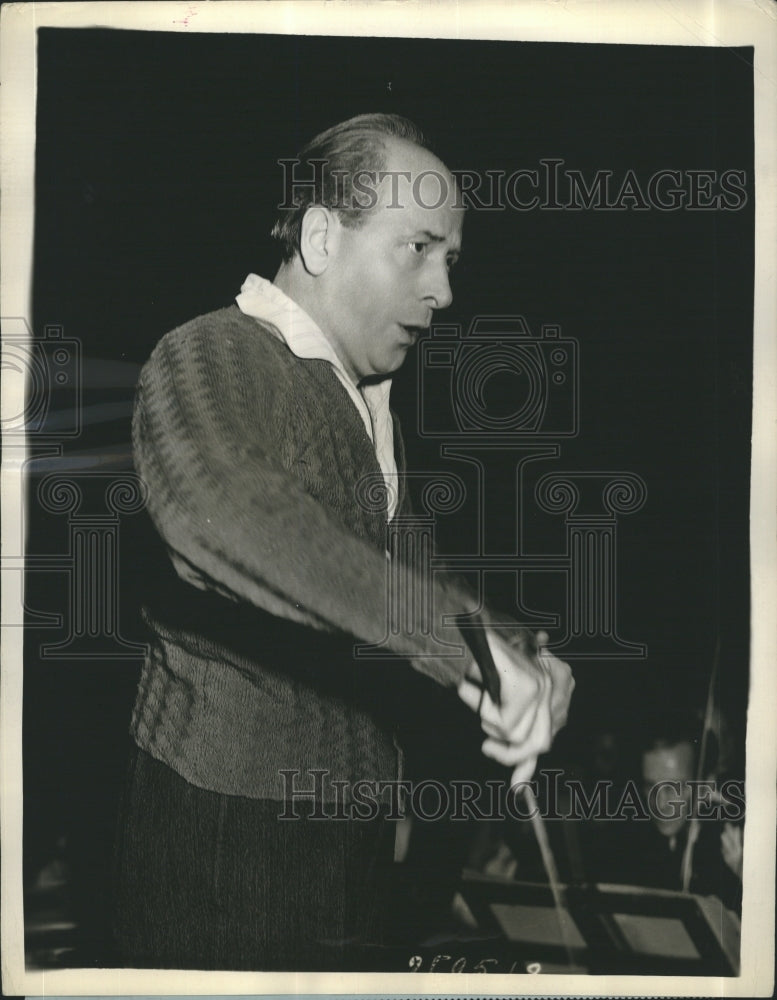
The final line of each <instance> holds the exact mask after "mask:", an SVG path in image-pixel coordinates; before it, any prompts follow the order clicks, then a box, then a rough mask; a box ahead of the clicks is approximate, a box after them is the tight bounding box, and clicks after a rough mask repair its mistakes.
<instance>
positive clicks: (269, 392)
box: [131, 306, 475, 799]
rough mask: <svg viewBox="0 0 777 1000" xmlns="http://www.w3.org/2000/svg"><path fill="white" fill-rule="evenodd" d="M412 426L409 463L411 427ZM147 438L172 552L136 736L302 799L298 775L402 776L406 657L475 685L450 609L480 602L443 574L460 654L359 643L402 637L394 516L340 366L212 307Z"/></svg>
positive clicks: (441, 605) (216, 777)
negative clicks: (393, 577) (389, 518)
mask: <svg viewBox="0 0 777 1000" xmlns="http://www.w3.org/2000/svg"><path fill="white" fill-rule="evenodd" d="M395 437H396V442H397V462H398V466H399V468H400V469H403V468H404V454H403V449H402V444H401V436H400V434H399V428H398V426H395ZM133 447H134V454H135V463H136V467H137V470H138V472H139V474H140V475H141V476H142V478H143V479H144V481H145V483H146V486H147V488H148V512H149V514H150V516H151V520H152V522H153V524H154V527H155V529H156V532H157V533H158V536H159V538H160V540H161V542H162V543H163V544H162V545H160V560H159V562H158V563H155V564H152V565H149V566H148V577H149V586H150V588H151V590H152V591H153V593H151V595H150V597H149V600H148V603H147V607H146V610H145V612H144V614H145V618H146V621H147V624H148V625H149V627H150V629H151V635H152V641H151V643H150V650H149V654H148V656H147V657H146V662H145V664H144V667H143V671H142V675H141V680H140V685H139V690H138V696H137V701H136V704H135V710H134V713H133V719H132V725H131V732H132V734H133V736H134V738H135V740H136V742H137V743H138V745H139V746H141V747H142V748H143V749H145V750H147V751H148V752H149V753H151V754H152V755H153V756H154V757H156V758H157V759H159V760H162V761H164V762H165V763H167V764H168V765H169V766H170V767H172V768H173V769H174V770H175V771H177V772H178V773H179V774H180V775H182V776H183V777H184V778H185V779H186V780H188V781H189V782H191V783H192V784H195V785H198V786H199V787H202V788H206V789H210V790H212V791H218V792H224V793H227V794H235V795H244V796H250V797H255V798H271V799H281V798H283V797H284V795H285V794H288V792H289V789H290V787H291V786H290V785H289V782H288V779H286V780H283V779H282V778H281V775H280V772H281V771H282V770H299V771H300V772H301V775H300V777H299V778H298V779H297V781H296V787H297V788H301V787H302V788H305V789H308V788H311V787H312V784H313V781H312V779H311V778H310V777H309V774H308V772H310V771H311V770H313V769H325V770H327V771H328V772H329V775H330V776H331V777H332V778H336V779H339V780H345V781H350V782H353V781H357V780H360V779H367V780H381V779H392V778H396V777H397V770H398V761H397V754H398V748H397V746H396V744H395V742H394V739H393V723H394V718H393V712H394V710H395V708H396V706H397V704H398V702H401V696H402V688H401V678H402V676H403V672H406V671H407V670H408V669H409V668H408V665H407V664H408V661H409V663H410V664H411V665H412V666H413V667H414V668H415V669H417V670H419V671H422V672H423V673H425V674H427V675H428V676H430V677H432V678H433V679H434V680H435V681H437V682H438V683H440V684H442V685H445V686H454V685H456V684H458V682H459V681H460V679H461V678H462V676H463V674H464V672H465V670H466V669H467V667H468V666H469V665H470V663H471V655H470V654H469V652H468V651H467V647H466V645H465V644H464V639H463V637H462V634H461V632H460V631H459V630H458V628H457V627H456V626H455V625H450V624H447V623H444V619H446V618H447V619H448V621H450V618H451V616H455V615H459V614H462V613H465V612H468V611H471V610H473V609H474V608H475V602H474V600H473V598H472V596H471V595H469V594H468V593H467V592H466V590H465V589H464V588H459V587H457V586H456V584H455V583H454V582H452V581H451V580H446V579H443V580H439V579H437V577H435V584H434V597H433V613H434V619H433V622H434V633H435V634H436V636H437V637H439V638H440V639H443V640H444V641H445V642H450V643H454V644H457V645H458V646H459V647H460V648H461V649H462V653H461V655H460V656H453V657H451V656H440V655H439V652H438V651H439V644H437V643H433V641H432V640H431V639H430V637H429V635H428V633H424V632H422V631H420V630H415V631H414V632H412V633H410V632H403V631H399V633H398V634H393V635H391V637H390V643H389V644H390V648H391V652H392V653H393V654H395V656H396V659H391V658H389V659H377V660H375V659H364V658H361V657H354V652H353V649H354V643H355V642H363V643H374V642H381V641H383V640H384V637H385V635H386V633H387V631H388V629H387V612H386V608H387V582H388V574H387V559H386V552H385V547H386V510H385V507H384V509H383V510H382V511H381V510H380V509H377V510H376V509H374V508H373V509H366V508H365V505H364V504H363V503H360V502H359V500H358V498H357V495H356V491H355V487H356V484H357V483H358V482H359V481H360V480H361V479H362V478H363V477H364V476H365V475H368V474H374V475H375V476H376V477H379V476H380V469H379V466H378V463H377V459H376V456H375V451H374V448H373V446H372V443H371V441H370V439H369V437H368V435H367V433H366V430H365V427H364V423H363V421H362V419H361V417H360V416H359V414H358V412H357V410H356V408H355V406H354V405H353V403H352V402H351V400H350V399H349V398H348V395H347V392H346V391H345V389H344V387H343V385H342V384H341V383H340V382H339V380H338V378H337V376H336V375H335V374H334V371H333V369H332V367H331V366H330V365H329V364H328V363H327V362H325V361H320V360H316V359H310V360H301V359H299V358H297V357H296V356H295V355H294V354H293V353H292V352H291V351H290V350H289V349H288V348H287V347H286V345H285V344H283V343H282V342H281V341H280V340H279V339H278V338H277V337H276V336H275V334H274V332H273V330H272V329H271V328H268V327H267V326H266V325H265V324H263V323H261V322H259V321H258V320H256V319H253V318H250V317H247V316H245V315H244V314H243V313H241V312H240V310H239V309H238V308H237V307H235V306H232V307H229V308H227V309H223V310H220V311H218V312H215V313H211V314H209V315H206V316H201V317H199V318H197V319H195V320H193V321H192V322H190V323H187V324H186V325H185V326H182V327H180V328H178V329H177V330H174V331H173V332H172V333H169V334H167V336H165V337H164V338H163V339H162V340H161V341H160V343H159V344H158V345H157V347H156V349H155V350H154V352H153V354H152V356H151V358H150V360H149V361H148V363H147V364H146V366H145V367H144V369H143V371H142V374H141V378H140V383H139V387H138V393H137V399H136V407H135V415H134V420H133ZM401 478H402V477H400V495H399V505H398V512H399V513H400V514H402V513H403V512H404V513H406V512H407V511H408V501H407V497H406V494H405V490H404V488H403V487H402V484H401ZM171 567H174V568H175V572H173V571H172V568H171ZM408 572H410V574H411V578H412V576H413V574H416V579H415V585H416V586H417V587H419V588H420V587H421V584H422V581H421V579H420V577H418V576H417V571H416V570H415V569H414V568H413V567H412V566H409V567H408ZM328 789H329V786H328V784H326V785H325V790H324V792H323V797H325V798H328V797H330V793H329V790H328ZM319 797H321V793H319Z"/></svg>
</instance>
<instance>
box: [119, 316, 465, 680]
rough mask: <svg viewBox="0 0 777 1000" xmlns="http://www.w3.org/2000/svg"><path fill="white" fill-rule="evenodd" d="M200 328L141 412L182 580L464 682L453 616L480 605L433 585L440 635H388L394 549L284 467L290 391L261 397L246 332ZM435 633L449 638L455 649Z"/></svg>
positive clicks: (161, 347) (159, 525)
mask: <svg viewBox="0 0 777 1000" xmlns="http://www.w3.org/2000/svg"><path fill="white" fill-rule="evenodd" d="M204 321H207V317H203V318H202V319H201V320H199V321H194V323H193V324H189V325H188V327H185V328H181V329H180V330H178V331H174V332H173V333H171V334H168V335H167V336H166V337H165V338H163V339H162V341H160V343H159V344H158V345H157V348H156V349H155V351H154V353H153V355H152V357H151V359H150V360H149V362H148V363H147V364H146V366H145V367H144V369H143V372H142V373H141V379H140V383H139V386H138V392H137V396H136V405H135V413H134V418H133V450H134V456H135V464H136V467H137V470H138V472H139V474H140V475H141V477H142V478H143V480H144V482H145V484H146V487H147V490H148V501H147V504H148V512H149V514H150V516H151V519H152V521H153V523H154V525H155V527H156V529H157V531H158V532H159V534H160V535H161V537H162V539H163V541H164V542H165V544H166V546H167V548H168V551H169V552H170V555H171V557H172V559H173V563H174V565H175V567H176V570H177V572H178V573H179V575H181V576H182V577H184V579H187V580H188V581H189V582H196V583H197V584H198V585H199V586H204V587H206V588H208V589H213V590H216V591H219V592H220V593H222V594H226V595H227V596H229V597H231V598H233V599H235V600H238V601H242V602H248V603H250V604H253V605H255V606H257V607H259V608H262V609H263V610H265V611H269V612H271V613H272V614H275V615H279V616H282V617H285V618H290V619H292V620H296V621H298V622H302V623H304V624H307V625H310V626H313V627H316V628H319V629H328V630H338V631H342V632H345V633H348V634H350V635H352V636H353V637H354V638H355V639H356V640H357V641H361V642H364V643H368V644H369V643H385V644H386V645H387V646H388V648H389V649H390V651H391V653H393V654H394V655H396V656H397V657H402V658H406V659H409V660H410V661H411V663H412V665H413V666H414V667H415V668H416V669H417V670H419V671H421V672H423V673H425V674H427V675H429V676H430V677H432V678H433V679H434V680H436V681H437V682H438V683H440V684H443V685H455V684H458V683H459V682H460V680H461V678H462V677H463V675H464V673H465V671H466V670H467V669H468V667H469V666H470V665H471V663H472V656H471V653H470V652H469V650H468V647H467V645H466V643H465V641H464V639H463V637H462V634H461V632H460V630H459V629H458V627H457V626H456V625H455V624H452V623H451V621H452V619H453V618H455V616H458V615H462V614H467V613H469V612H470V611H473V610H476V606H475V605H476V602H475V599H474V598H473V597H472V595H471V594H469V593H468V592H467V591H466V589H461V588H459V587H458V586H457V585H455V584H452V583H446V582H444V581H440V580H437V579H435V582H434V591H433V601H432V605H433V613H434V621H433V627H432V629H431V630H429V629H423V630H421V629H418V628H415V629H403V628H402V627H401V626H400V628H399V630H398V631H393V630H392V629H390V628H389V627H388V614H387V591H388V586H387V584H388V579H387V578H388V573H387V564H386V557H385V555H384V554H383V553H382V552H380V551H379V550H377V549H376V548H375V547H374V546H372V545H370V544H369V543H368V542H366V541H364V540H363V539H362V538H360V537H359V536H358V535H356V534H355V533H354V532H352V531H350V530H349V529H348V528H347V526H346V525H345V524H344V523H343V522H342V521H340V520H339V519H338V518H337V517H336V516H335V515H334V514H332V513H331V512H330V511H329V510H328V508H327V507H326V506H324V505H323V504H321V503H320V502H319V501H318V500H317V499H316V498H314V497H313V496H311V495H310V494H309V493H308V492H306V491H305V490H304V489H303V488H302V486H301V484H300V482H299V481H298V480H297V479H296V477H295V476H294V475H293V474H292V473H290V472H289V471H288V469H287V468H286V467H285V466H284V463H283V461H282V455H281V454H279V451H280V445H279V440H278V432H277V427H276V423H277V413H276V412H274V407H275V408H276V409H277V403H278V400H279V398H280V394H282V393H283V391H284V386H283V385H282V384H281V385H276V386H274V387H273V386H271V385H267V387H266V388H267V391H266V392H264V391H262V392H259V393H257V392H256V382H255V379H253V378H246V371H245V366H246V363H247V358H248V353H247V351H246V349H245V344H244V343H241V331H240V330H239V328H237V326H236V327H235V328H234V329H232V328H230V327H229V326H228V325H227V326H226V327H225V328H224V329H219V330H218V332H214V331H213V330H210V331H209V330H208V329H207V322H204ZM196 324H199V325H196ZM184 331H185V333H184ZM254 336H256V335H255V334H254ZM242 337H243V340H245V334H244V333H243V334H242ZM253 360H254V361H255V359H253ZM401 579H402V580H403V583H404V584H405V585H407V586H408V587H409V588H413V590H414V592H415V593H416V594H420V593H422V590H423V586H424V584H425V581H423V580H422V579H421V577H420V575H419V573H418V571H417V569H416V568H415V567H414V566H412V565H408V564H405V565H403V566H402V567H401ZM435 635H436V637H437V640H442V642H443V643H449V644H451V646H450V650H449V651H446V652H447V655H441V650H442V649H443V647H442V646H441V643H440V642H439V641H437V640H435V639H434V638H433V636H435ZM451 654H452V655H451ZM371 662H372V661H371Z"/></svg>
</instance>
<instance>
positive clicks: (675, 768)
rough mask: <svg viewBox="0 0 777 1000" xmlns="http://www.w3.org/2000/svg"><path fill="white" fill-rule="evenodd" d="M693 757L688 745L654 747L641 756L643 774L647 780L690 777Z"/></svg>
mask: <svg viewBox="0 0 777 1000" xmlns="http://www.w3.org/2000/svg"><path fill="white" fill-rule="evenodd" d="M693 757H694V753H693V747H692V746H691V745H690V743H685V742H683V743H677V744H675V745H674V746H667V747H656V748H655V749H653V750H649V751H648V752H647V753H646V754H645V755H644V756H643V758H642V761H643V772H644V775H645V777H646V778H647V779H648V780H653V779H658V778H661V777H667V778H684V777H690V776H691V775H692V772H693Z"/></svg>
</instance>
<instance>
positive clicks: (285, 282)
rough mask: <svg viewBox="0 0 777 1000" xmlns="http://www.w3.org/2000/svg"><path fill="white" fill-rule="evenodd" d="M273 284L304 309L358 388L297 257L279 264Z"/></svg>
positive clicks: (317, 293)
mask: <svg viewBox="0 0 777 1000" xmlns="http://www.w3.org/2000/svg"><path fill="white" fill-rule="evenodd" d="M273 284H274V285H275V286H276V287H277V288H280V290H281V291H282V292H284V293H285V294H286V295H288V297H289V298H290V299H291V300H292V301H293V302H296V303H297V305H298V306H299V307H300V308H301V309H304V310H305V312H306V313H307V314H308V316H310V318H311V319H312V320H313V322H314V323H316V325H317V326H318V327H319V329H320V330H321V332H322V333H323V334H324V336H325V337H326V339H327V340H328V341H329V343H330V344H331V345H332V347H333V348H334V351H335V353H336V354H337V356H338V358H340V362H341V364H342V365H343V368H344V370H345V372H346V374H347V375H348V377H349V378H350V379H351V381H352V382H353V384H354V385H356V386H358V385H359V383H360V381H361V379H360V378H359V376H358V375H357V374H356V372H354V371H351V369H350V367H349V366H348V364H347V362H346V361H345V359H344V358H343V356H342V353H341V352H340V350H339V348H338V345H337V340H336V339H335V338H334V337H333V336H332V335H331V333H330V329H331V327H330V319H329V313H328V311H327V309H326V302H325V298H324V296H323V295H322V294H321V289H320V288H318V287H316V285H315V278H314V276H313V275H311V274H310V273H309V272H308V271H306V270H305V267H304V266H303V264H302V263H301V261H300V260H299V257H295V258H294V259H293V260H291V261H288V262H287V263H285V264H281V266H280V268H279V269H278V273H277V274H276V275H275V278H274V279H273Z"/></svg>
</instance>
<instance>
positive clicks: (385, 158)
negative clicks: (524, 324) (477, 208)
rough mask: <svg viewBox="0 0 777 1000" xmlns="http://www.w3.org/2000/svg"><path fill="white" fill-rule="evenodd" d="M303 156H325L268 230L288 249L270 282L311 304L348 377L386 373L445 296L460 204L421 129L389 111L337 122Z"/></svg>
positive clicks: (456, 249)
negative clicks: (315, 175)
mask: <svg viewBox="0 0 777 1000" xmlns="http://www.w3.org/2000/svg"><path fill="white" fill-rule="evenodd" d="M300 159H301V160H303V167H304V161H308V162H309V161H310V160H321V159H326V160H327V161H328V162H327V163H326V165H325V166H324V168H323V171H321V168H320V167H319V168H318V169H319V176H320V178H321V180H322V183H321V184H320V185H317V188H318V190H315V191H314V190H311V188H310V186H302V185H300V191H299V195H298V196H297V198H296V199H295V200H296V201H298V204H297V205H296V207H295V208H294V209H293V210H288V211H287V213H286V214H285V216H284V217H283V218H281V219H280V220H279V221H278V223H276V226H275V228H274V230H273V233H274V235H275V236H276V238H278V239H279V240H280V242H281V246H282V253H283V258H284V262H283V264H282V266H281V269H280V271H279V273H278V276H277V277H276V279H275V280H276V284H278V285H279V286H280V287H281V288H283V290H284V291H286V292H287V293H288V294H289V295H290V296H291V297H292V298H293V299H294V300H295V301H297V302H298V303H299V304H300V305H301V306H302V307H303V308H304V309H305V310H306V311H307V312H308V313H310V315H311V316H312V317H313V319H314V320H315V321H316V322H317V323H318V325H319V326H320V327H321V329H322V331H323V332H324V334H325V335H326V337H327V338H328V339H329V340H330V342H331V343H332V345H333V347H334V348H335V351H336V352H337V354H338V356H339V358H340V360H341V361H342V363H343V365H344V367H345V369H346V371H347V372H348V374H349V375H350V376H351V378H353V380H354V381H355V382H358V381H360V380H361V379H363V378H367V377H370V376H382V375H386V374H389V373H390V372H393V371H395V370H396V369H397V368H399V367H400V365H401V364H402V362H403V361H404V359H405V356H406V353H407V350H408V348H409V347H411V346H412V345H413V344H414V343H415V341H416V339H417V337H418V335H419V333H420V331H421V330H423V329H424V328H426V327H427V326H428V325H429V323H430V321H431V318H432V313H433V311H434V310H435V309H442V308H444V307H445V306H447V305H449V304H450V302H451V298H452V296H451V290H450V285H449V282H448V272H449V270H450V267H451V266H452V265H453V263H454V262H455V260H456V258H457V256H458V252H459V248H460V245H461V228H462V221H463V214H464V213H463V209H462V207H461V205H460V203H459V199H458V192H457V189H456V185H455V181H454V179H453V177H452V176H451V174H450V171H448V169H447V168H446V167H445V165H444V164H443V163H442V162H441V161H440V160H439V159H438V158H437V157H436V156H435V155H434V154H433V153H432V152H431V151H430V150H429V149H427V148H426V147H425V146H424V145H423V137H422V135H421V133H420V131H419V130H418V129H417V128H416V127H415V126H414V125H413V124H412V123H411V122H408V121H406V120H405V119H402V118H398V117H396V116H389V115H362V116H360V117H358V118H354V119H351V120H350V121H347V122H343V123H342V124H340V125H336V126H334V128H331V129H329V130H328V131H327V132H324V133H322V135H320V136H317V137H316V138H315V139H314V140H313V141H312V142H311V143H309V144H308V146H307V147H306V148H305V150H303V152H302V154H300ZM310 169H311V171H312V168H310Z"/></svg>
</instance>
